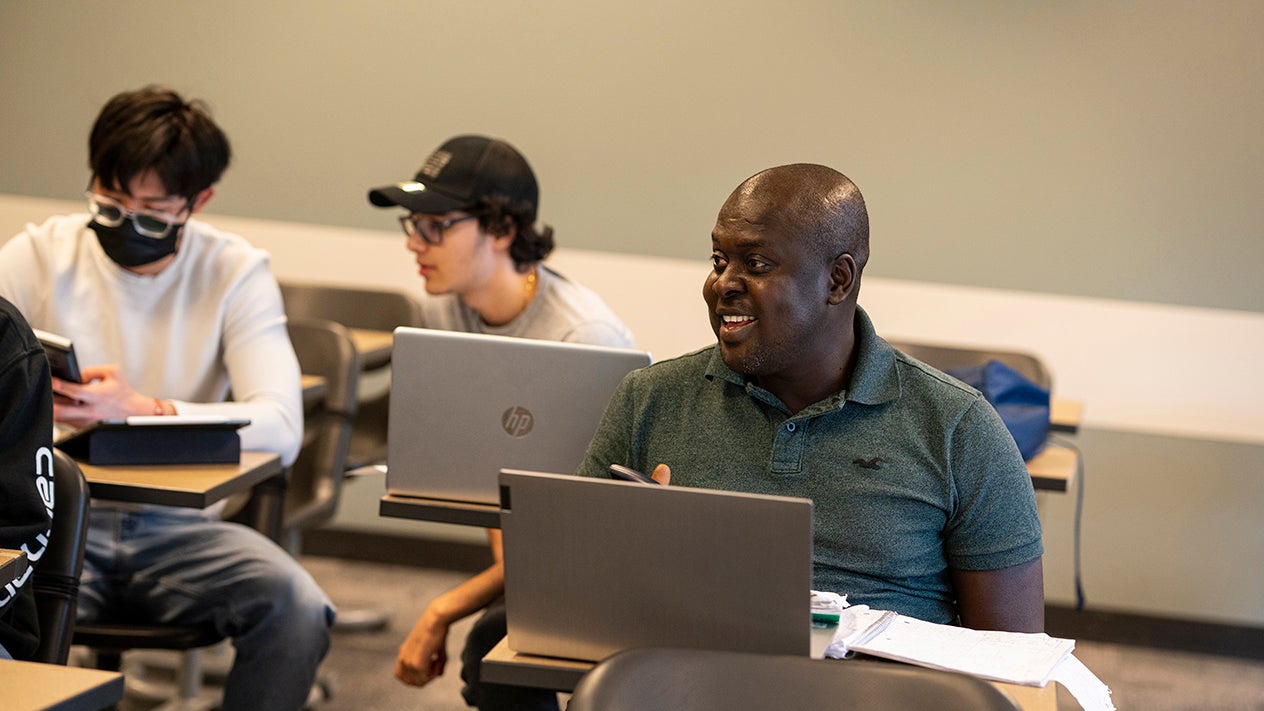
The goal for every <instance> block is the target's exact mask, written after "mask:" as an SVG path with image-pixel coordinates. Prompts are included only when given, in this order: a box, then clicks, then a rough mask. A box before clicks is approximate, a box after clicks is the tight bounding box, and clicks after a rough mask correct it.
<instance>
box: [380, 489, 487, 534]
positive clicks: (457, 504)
mask: <svg viewBox="0 0 1264 711" xmlns="http://www.w3.org/2000/svg"><path fill="white" fill-rule="evenodd" d="M377 512H378V515H381V516H386V517H388V518H408V519H412V520H414V521H434V522H435V523H455V524H459V525H462V526H481V527H483V528H500V505H499V504H476V503H470V502H464V501H445V500H443V499H427V498H424V497H421V496H399V495H396V494H387V495H386V496H383V497H382V500H381V502H380V503H379V504H378V511H377Z"/></svg>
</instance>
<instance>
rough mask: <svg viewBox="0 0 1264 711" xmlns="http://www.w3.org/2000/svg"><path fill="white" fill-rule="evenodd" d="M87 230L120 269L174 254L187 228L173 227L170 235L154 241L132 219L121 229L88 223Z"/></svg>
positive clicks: (148, 262)
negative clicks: (89, 230)
mask: <svg viewBox="0 0 1264 711" xmlns="http://www.w3.org/2000/svg"><path fill="white" fill-rule="evenodd" d="M88 227H91V228H92V231H93V232H96V233H97V241H98V242H100V243H101V249H103V250H105V254H106V256H108V257H109V258H110V259H112V260H114V262H115V263H116V264H118V265H119V266H121V267H139V266H143V265H145V264H151V263H153V262H156V261H158V260H159V259H162V258H163V257H166V256H167V255H169V254H174V253H175V251H176V240H177V239H178V238H179V236H180V230H181V229H182V228H183V227H184V225H182V224H181V225H176V226H175V227H173V228H172V230H171V234H168V235H167V236H166V237H163V238H161V239H153V238H152V237H146V236H144V235H142V234H140V233H139V232H137V231H136V226H135V225H133V224H132V221H131V220H130V219H127V220H123V224H121V225H119V226H118V227H106V226H105V225H103V224H101V223H99V222H97V221H96V220H92V221H91V222H89V223H88Z"/></svg>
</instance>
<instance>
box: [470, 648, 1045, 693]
mask: <svg viewBox="0 0 1264 711" xmlns="http://www.w3.org/2000/svg"><path fill="white" fill-rule="evenodd" d="M840 663H844V664H845V663H847V662H840ZM594 666H596V664H594V663H592V662H581V661H577V660H574V659H557V658H554V657H537V656H535V655H531V654H519V653H517V652H515V651H513V650H512V649H510V648H509V639H508V638H507V637H506V638H501V640H500V642H499V643H498V644H497V645H496V646H495V647H493V648H492V651H490V652H488V653H487V656H485V657H483V663H482V666H481V667H480V671H481V673H482V679H483V681H486V682H490V683H494V684H513V685H516V686H531V687H535V688H540V689H556V690H558V691H567V692H569V691H573V690H574V689H575V685H576V684H578V683H579V680H580V678H582V677H583V676H584V674H587V673H588V671H589V670H590V669H592V668H593V667H594ZM990 683H991V684H992V685H993V686H996V687H998V688H1000V689H1001V690H1002V691H1004V692H1005V693H1007V694H1009V695H1010V697H1011V698H1012V699H1013V700H1014V701H1015V702H1017V703H1018V706H1019V708H1021V709H1023V711H1057V708H1058V692H1057V687H1056V686H1055V685H1054V684H1047V685H1045V686H1043V687H1039V686H1022V685H1019V684H1005V683H1002V682H995V681H994V682H990Z"/></svg>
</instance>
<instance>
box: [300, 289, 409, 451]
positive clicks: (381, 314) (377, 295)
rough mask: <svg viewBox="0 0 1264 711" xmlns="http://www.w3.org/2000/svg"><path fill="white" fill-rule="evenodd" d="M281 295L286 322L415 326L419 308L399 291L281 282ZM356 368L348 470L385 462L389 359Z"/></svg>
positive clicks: (380, 328) (377, 327) (384, 327)
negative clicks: (356, 392)
mask: <svg viewBox="0 0 1264 711" xmlns="http://www.w3.org/2000/svg"><path fill="white" fill-rule="evenodd" d="M281 296H282V298H283V299H284V300H285V313H286V315H287V316H288V317H289V318H291V319H309V318H316V319H328V320H330V321H336V322H338V323H340V324H342V325H344V326H346V327H348V328H362V329H372V330H375V331H393V330H395V327H396V326H419V325H421V318H422V317H421V304H420V303H418V302H417V301H416V300H415V299H413V298H412V297H411V296H409V295H408V294H405V293H403V292H399V291H390V290H385V289H363V288H354V287H344V286H332V285H326V284H309V283H296V282H281ZM360 368H361V375H360V377H361V386H360V388H359V400H360V402H359V408H358V411H357V413H356V417H355V421H354V424H353V426H352V433H351V445H350V448H349V451H348V454H347V460H346V464H345V467H346V469H348V470H351V469H356V468H359V467H362V466H365V465H368V464H375V463H377V462H381V461H384V460H385V459H386V432H387V425H386V418H387V413H388V412H389V411H390V397H389V396H390V359H389V358H387V359H385V360H379V361H375V362H368V361H364V360H362V361H361V363H360Z"/></svg>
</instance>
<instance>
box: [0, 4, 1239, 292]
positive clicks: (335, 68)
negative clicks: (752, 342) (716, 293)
mask: <svg viewBox="0 0 1264 711" xmlns="http://www.w3.org/2000/svg"><path fill="white" fill-rule="evenodd" d="M1262 34H1264V3H1259V2H1251V1H1249V0H1243V1H1240V2H1229V1H1225V0H1212V1H1210V2H1201V3H1191V2H1182V1H1176V0H1159V1H1158V2H1111V3H1101V2H1090V1H1076V0H1072V1H1070V2H1056V3H1031V2H996V1H995V0H967V1H966V2H956V3H940V2H917V1H914V2H886V1H885V0H851V1H845V0H844V1H838V0H787V1H786V2H777V3H769V2H758V1H757V0H725V1H724V2H718V1H716V0H692V1H685V2H665V1H663V0H650V1H647V2H608V1H597V2H587V3H585V2H573V1H571V0H535V1H533V2H519V3H513V2H501V3H493V4H490V5H489V4H487V3H477V2H476V3H459V2H447V1H443V0H364V1H363V2H332V1H330V0H315V1H308V2H298V1H297V0H275V1H272V2H255V1H253V0H218V1H216V2H204V3H170V2H159V1H157V0H146V1H142V0H123V1H121V2H109V3H105V2H96V3H83V2H79V3H38V2H20V1H18V0H4V1H3V2H0V96H3V97H4V101H2V102H0V127H3V128H0V157H3V166H4V168H3V170H2V171H0V193H12V194H21V195H33V196H43V197H58V198H67V199H70V198H74V197H76V196H77V195H78V192H79V191H80V190H82V187H83V185H84V184H85V183H86V182H87V175H86V171H85V168H84V162H85V161H84V155H83V154H84V151H83V148H84V139H85V136H86V132H87V128H88V126H89V124H90V122H91V119H92V117H93V116H94V114H95V112H96V110H97V109H98V108H99V107H100V105H101V104H102V102H104V100H105V99H106V98H108V97H109V96H110V95H112V94H113V93H115V92H116V91H119V90H122V89H127V88H133V87H136V86H139V85H142V84H145V83H148V82H166V83H170V84H173V85H175V86H177V87H178V88H180V89H182V90H185V91H186V92H187V93H189V94H191V95H194V96H200V97H205V98H206V99H207V100H208V101H209V102H210V103H211V105H212V107H213V108H214V110H215V113H216V115H217V116H218V117H219V119H220V120H221V121H222V122H223V124H224V125H225V126H226V127H227V128H228V130H229V131H230V135H231V137H232V139H233V141H234V142H235V145H236V148H237V163H236V165H235V166H234V167H233V168H232V170H230V172H229V174H228V175H227V177H226V178H225V180H224V182H223V185H222V190H221V194H220V197H219V198H218V199H217V201H216V209H217V210H219V211H223V212H225V213H227V214H231V215H241V216H247V217H265V218H274V219H282V220H291V221H296V222H305V223H317V224H328V225H340V226H353V227H366V228H372V227H378V226H383V227H385V226H388V225H389V222H388V216H387V215H385V214H383V213H381V212H379V211H375V210H373V209H371V208H369V207H368V205H367V202H366V201H365V197H364V195H365V191H366V189H367V188H368V187H369V186H371V185H376V184H380V183H384V182H388V181H394V180H398V179H402V178H404V177H406V176H409V175H411V174H412V173H413V171H415V170H416V168H417V166H418V165H420V163H421V160H422V159H423V157H424V156H425V154H426V153H428V152H429V150H430V149H431V148H433V147H434V146H435V145H437V144H438V143H439V142H440V141H441V140H443V139H444V138H446V137H447V136H449V135H452V134H455V133H458V132H464V131H481V132H488V133H493V134H498V135H502V136H505V137H507V138H509V139H510V140H511V141H513V142H515V143H516V144H518V145H519V146H520V147H521V148H522V150H523V151H524V152H525V153H526V155H527V156H528V157H529V159H530V160H531V161H532V162H533V163H534V165H535V167H536V169H537V171H538V172H539V174H540V176H541V181H542V184H543V217H544V219H546V220H547V221H549V222H550V223H552V224H553V225H554V226H555V227H556V228H557V230H558V236H559V239H560V240H561V241H562V243H563V244H565V245H567V246H570V247H576V248H583V249H592V250H599V251H615V252H623V253H633V254H644V255H656V256H665V257H675V258H685V259H689V258H705V253H706V243H705V240H701V241H700V240H699V237H700V236H701V235H705V234H706V233H707V231H708V230H709V229H710V226H711V222H712V221H713V219H714V215H715V210H716V208H717V206H718V204H719V202H720V201H721V200H722V198H723V197H724V195H726V194H727V193H728V191H729V190H731V189H732V188H733V187H734V186H735V185H736V184H737V183H738V182H739V181H740V180H741V179H743V178H744V177H746V176H747V175H749V174H751V173H753V172H755V171H756V170H759V169H761V168H765V167H768V166H770V165H774V164H779V163H786V162H793V161H813V162H822V163H826V164H829V165H832V166H835V167H837V168H839V169H841V170H843V171H844V172H846V173H848V174H849V175H851V176H852V177H853V178H854V179H855V180H856V181H857V183H858V184H859V185H860V187H861V189H862V190H864V192H865V194H866V196H867V197H868V200H869V203H870V208H871V211H872V213H873V225H874V250H873V255H874V256H873V260H872V262H871V265H870V272H869V273H870V274H873V275H876V276H884V277H890V278H899V279H912V280H918V281H930V282H937V283H955V284H965V285H971V286H987V287H999V288H1015V289H1023V290H1028V291H1037V292H1047V293H1059V294H1075V295H1083V296H1096V297H1104V298H1113V299H1125V300H1137V301H1150V302H1162V303H1171V304H1185V305H1193V306H1208V307H1219V308H1228V309H1239V310H1249V311H1261V310H1264V292H1261V290H1260V289H1259V288H1257V287H1256V285H1255V281H1256V278H1255V273H1254V272H1255V269H1256V265H1258V264H1261V263H1264V240H1262V239H1260V237H1261V235H1260V226H1261V224H1264V200H1260V199H1259V196H1260V195H1261V194H1264V171H1261V169H1260V166H1261V164H1262V162H1264V131H1260V130H1259V126H1261V125H1264V83H1261V82H1260V81H1259V80H1258V77H1259V76H1261V74H1264V42H1260V41H1259V37H1260V36H1261V35H1262Z"/></svg>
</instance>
